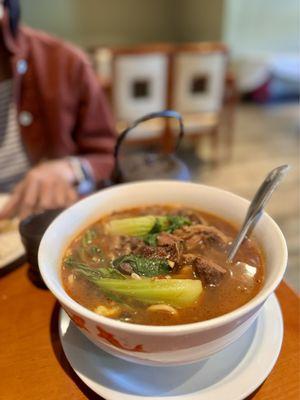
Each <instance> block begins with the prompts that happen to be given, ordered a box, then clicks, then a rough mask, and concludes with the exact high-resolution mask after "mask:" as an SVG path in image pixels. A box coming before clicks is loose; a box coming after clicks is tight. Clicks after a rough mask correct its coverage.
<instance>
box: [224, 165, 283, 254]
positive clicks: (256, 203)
mask: <svg viewBox="0 0 300 400" xmlns="http://www.w3.org/2000/svg"><path fill="white" fill-rule="evenodd" d="M289 169H290V167H289V165H281V166H280V167H277V168H275V169H273V170H272V171H271V172H270V173H269V174H268V175H267V176H266V178H265V180H264V181H263V183H262V184H261V185H260V187H259V189H258V190H257V192H256V193H255V196H254V198H253V200H252V201H251V203H250V206H249V208H248V211H247V214H246V217H245V220H244V223H243V225H242V228H241V230H240V231H239V233H238V235H237V237H236V238H235V240H234V241H233V242H232V244H231V246H230V248H229V250H228V257H227V261H228V262H231V261H232V260H233V258H234V256H235V255H236V252H237V251H238V248H239V247H240V245H241V244H242V242H243V240H244V239H245V236H246V235H247V233H248V231H249V230H252V229H253V228H254V226H255V225H256V224H257V222H258V220H259V219H260V217H261V216H262V213H263V209H264V206H265V205H266V203H267V201H268V200H269V199H270V197H271V195H272V193H273V192H274V190H275V189H276V187H277V186H278V184H279V182H280V181H281V180H282V179H283V178H284V176H285V175H286V173H287V172H288V170H289Z"/></svg>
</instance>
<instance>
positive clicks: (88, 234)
mask: <svg viewBox="0 0 300 400" xmlns="http://www.w3.org/2000/svg"><path fill="white" fill-rule="evenodd" d="M96 236H97V234H96V232H95V231H94V229H87V230H86V231H85V233H84V235H83V237H82V240H81V242H82V245H83V246H88V245H90V244H92V242H93V240H94V239H95V238H96Z"/></svg>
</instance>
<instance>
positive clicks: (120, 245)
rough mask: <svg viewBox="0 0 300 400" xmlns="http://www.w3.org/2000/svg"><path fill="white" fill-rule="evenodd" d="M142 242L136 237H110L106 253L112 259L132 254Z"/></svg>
mask: <svg viewBox="0 0 300 400" xmlns="http://www.w3.org/2000/svg"><path fill="white" fill-rule="evenodd" d="M143 244H144V242H143V241H142V240H141V239H139V238H136V237H130V236H121V235H115V236H112V237H111V239H110V242H109V245H108V247H109V248H108V252H109V253H111V254H112V256H114V257H118V256H120V255H126V254H130V253H132V252H133V251H134V250H135V249H136V248H137V247H139V246H141V245H143Z"/></svg>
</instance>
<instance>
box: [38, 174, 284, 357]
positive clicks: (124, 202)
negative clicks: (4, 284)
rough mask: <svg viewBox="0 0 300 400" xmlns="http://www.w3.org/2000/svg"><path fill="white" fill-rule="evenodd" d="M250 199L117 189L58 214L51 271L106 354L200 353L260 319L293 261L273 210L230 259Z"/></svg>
mask: <svg viewBox="0 0 300 400" xmlns="http://www.w3.org/2000/svg"><path fill="white" fill-rule="evenodd" d="M248 205H249V202H248V201H247V200H245V199H243V198H241V197H239V196H236V195H234V194H232V193H229V192H226V191H224V190H220V189H217V188H214V187H209V186H204V185H200V184H194V183H186V182H176V181H151V182H150V181H147V182H138V183H130V184H123V185H118V186H115V187H112V188H108V189H105V190H102V191H100V192H98V193H96V194H94V195H92V196H90V197H88V198H86V199H84V200H81V201H80V202H78V203H76V204H75V205H74V206H72V207H70V208H69V209H67V210H65V211H64V212H63V213H62V214H60V215H59V216H58V217H57V218H56V219H55V220H54V222H52V224H51V225H50V227H49V228H48V229H47V231H46V233H45V234H44V237H43V238H42V241H41V245H40V248H39V268H40V272H41V275H42V277H43V279H44V281H45V283H46V285H47V286H48V288H49V289H50V290H51V291H52V293H53V294H54V296H55V297H56V298H57V299H58V301H59V302H60V304H61V306H62V307H63V309H64V310H65V311H66V312H67V314H68V315H69V317H70V318H71V320H72V321H73V323H74V324H75V325H76V326H77V327H78V329H79V330H80V331H81V332H82V333H83V334H84V335H86V336H87V337H88V338H89V339H90V340H91V341H92V342H93V343H94V344H96V345H97V346H98V347H100V348H101V349H103V350H104V351H107V352H108V353H111V354H113V355H115V356H117V357H120V358H123V359H126V360H129V361H133V362H136V363H141V364H147V365H180V364H188V363H192V362H196V361H199V360H201V359H205V358H207V357H209V356H210V355H212V354H214V353H216V352H218V351H220V350H222V349H223V348H224V347H226V346H228V345H229V344H231V343H232V342H234V341H235V340H237V339H238V338H239V337H240V336H241V335H242V334H243V333H244V332H245V331H246V330H247V329H248V328H249V327H250V325H251V324H253V323H254V321H255V319H256V318H257V316H258V314H259V311H260V309H261V307H262V306H263V304H264V302H265V301H266V300H267V298H268V297H269V296H270V294H272V293H273V291H274V290H275V289H276V287H277V286H278V284H279V283H280V281H281V279H282V277H283V274H284V271H285V268H286V263H287V248H286V243H285V239H284V237H283V235H282V233H281V231H280V229H279V227H278V226H277V225H276V223H275V222H274V221H273V220H272V218H271V217H270V216H269V215H267V214H266V213H265V214H264V215H263V216H262V218H261V220H260V221H259V223H258V224H257V226H256V227H255V229H254V231H253V233H252V234H251V236H250V237H247V238H246V239H245V240H244V242H243V244H242V245H241V247H240V249H239V251H238V253H237V254H236V256H235V258H234V260H233V262H231V263H228V262H227V253H228V249H229V247H230V244H231V242H232V240H233V238H234V237H235V235H236V234H237V232H238V228H239V226H240V225H241V223H242V221H243V219H244V217H245V215H246V211H247V208H248Z"/></svg>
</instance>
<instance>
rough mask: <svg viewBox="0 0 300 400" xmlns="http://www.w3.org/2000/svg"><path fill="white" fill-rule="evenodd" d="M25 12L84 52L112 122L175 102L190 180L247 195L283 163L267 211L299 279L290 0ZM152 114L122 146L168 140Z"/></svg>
mask: <svg viewBox="0 0 300 400" xmlns="http://www.w3.org/2000/svg"><path fill="white" fill-rule="evenodd" d="M21 6H22V20H23V22H24V23H26V24H28V25H30V26H32V27H33V28H37V29H42V30H44V31H47V32H49V33H52V34H54V35H56V36H58V37H60V38H63V39H65V40H67V41H71V42H73V43H75V44H77V45H79V46H80V47H81V48H82V49H84V50H85V51H86V52H87V53H88V54H89V56H90V58H91V61H92V63H93V65H94V68H95V71H96V73H97V75H98V77H99V80H100V82H101V83H102V85H103V87H104V89H105V93H106V95H107V98H108V100H109V102H110V104H111V107H112V109H113V112H114V116H115V119H116V124H117V130H118V132H120V131H121V130H122V129H123V128H124V127H126V126H127V125H128V124H129V123H130V122H132V121H133V120H134V119H136V118H138V117H140V116H142V115H143V114H146V113H148V112H152V111H157V110H160V109H165V108H173V109H175V110H177V111H179V112H180V113H181V114H182V115H183V117H184V121H185V126H186V134H185V138H184V140H183V142H182V144H181V147H180V150H179V153H178V155H179V157H180V158H181V159H182V160H183V161H184V162H185V163H186V165H187V166H188V167H189V169H190V172H191V177H192V180H193V181H196V182H201V183H204V184H209V185H214V186H218V187H221V188H224V189H226V190H230V191H233V192H235V193H237V194H239V195H241V196H244V197H246V198H249V199H250V198H251V197H252V196H253V194H254V192H255V190H256V188H257V187H258V185H259V184H260V182H261V181H262V180H263V178H264V177H265V175H266V174H267V173H268V172H269V170H271V169H272V168H274V167H276V166H278V165H280V164H290V165H291V166H292V169H291V171H290V173H289V174H288V176H287V177H286V179H285V181H284V182H283V183H282V185H281V186H280V188H279V189H278V192H276V193H275V194H274V197H273V198H272V201H271V202H270V204H269V206H268V211H269V213H270V214H271V216H272V217H274V219H275V220H276V222H277V223H278V224H279V226H280V227H281V229H282V230H283V232H284V234H285V236H286V238H287V242H288V247H289V266H288V270H287V280H288V282H289V283H290V284H291V285H292V286H293V287H294V288H296V289H297V290H298V291H299V290H300V284H299V248H300V246H299V244H300V243H299V236H300V235H299V216H300V215H299V204H300V201H299V200H300V199H299V148H300V147H299V135H300V132H299V131H300V119H299V115H300V114H299V91H300V84H299V83H300V52H299V50H300V49H299V47H300V40H299V38H300V36H299V20H300V18H299V2H298V1H297V0H285V1H281V0H264V1H259V0H252V1H247V0H210V1H204V0H64V1H60V0H51V1H49V0H39V1H38V2H37V1H36V0H22V1H21ZM175 135H176V127H175V126H173V124H170V123H168V124H167V123H165V122H162V121H160V120H157V121H152V122H151V123H148V124H145V125H144V126H141V127H140V128H138V129H137V130H136V131H135V132H132V135H130V136H128V146H130V151H131V152H137V151H141V149H143V151H147V150H148V149H151V150H152V149H153V148H155V149H156V150H157V151H164V152H171V151H172V148H173V146H174V137H175Z"/></svg>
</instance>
